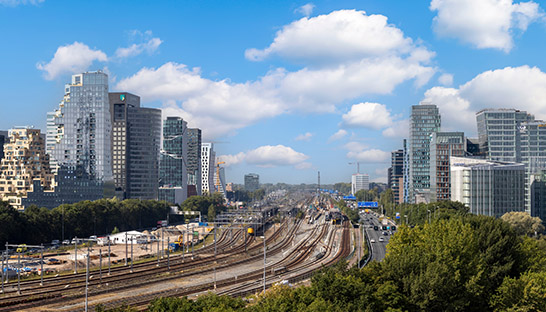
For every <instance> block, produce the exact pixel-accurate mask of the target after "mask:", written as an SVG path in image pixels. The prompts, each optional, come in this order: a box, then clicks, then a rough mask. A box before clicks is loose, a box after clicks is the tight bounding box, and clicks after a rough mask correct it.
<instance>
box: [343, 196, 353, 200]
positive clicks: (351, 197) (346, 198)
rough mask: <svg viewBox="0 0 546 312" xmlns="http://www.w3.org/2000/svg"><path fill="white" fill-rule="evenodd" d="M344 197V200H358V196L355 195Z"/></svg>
mask: <svg viewBox="0 0 546 312" xmlns="http://www.w3.org/2000/svg"><path fill="white" fill-rule="evenodd" d="M343 199H344V200H356V197H355V196H353V195H349V196H343Z"/></svg>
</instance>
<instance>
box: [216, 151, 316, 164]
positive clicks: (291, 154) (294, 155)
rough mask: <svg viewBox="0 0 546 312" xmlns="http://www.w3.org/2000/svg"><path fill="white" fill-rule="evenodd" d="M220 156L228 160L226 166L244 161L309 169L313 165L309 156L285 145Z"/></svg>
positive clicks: (223, 159)
mask: <svg viewBox="0 0 546 312" xmlns="http://www.w3.org/2000/svg"><path fill="white" fill-rule="evenodd" d="M219 158H220V160H221V161H225V162H226V166H232V165H236V164H239V163H242V162H243V161H244V162H246V163H247V164H251V165H256V166H258V167H278V166H294V167H295V168H296V169H309V168H311V167H312V165H311V164H310V163H308V162H306V160H307V159H309V156H307V155H305V154H303V153H300V152H296V151H295V150H293V149H292V148H290V147H287V146H284V145H276V146H272V145H265V146H260V147H258V148H256V149H253V150H250V151H247V152H245V153H243V152H240V153H238V154H236V155H222V156H219Z"/></svg>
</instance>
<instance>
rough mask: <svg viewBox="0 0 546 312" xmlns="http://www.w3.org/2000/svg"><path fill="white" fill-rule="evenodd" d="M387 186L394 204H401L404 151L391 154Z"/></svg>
mask: <svg viewBox="0 0 546 312" xmlns="http://www.w3.org/2000/svg"><path fill="white" fill-rule="evenodd" d="M389 169H390V170H389V178H388V181H389V185H388V187H389V188H390V189H391V190H392V193H393V197H394V202H395V203H397V204H400V203H402V197H403V192H404V190H403V188H404V150H403V149H399V150H396V151H393V152H391V167H390V168H389Z"/></svg>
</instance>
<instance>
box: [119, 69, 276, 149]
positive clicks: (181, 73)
mask: <svg viewBox="0 0 546 312" xmlns="http://www.w3.org/2000/svg"><path fill="white" fill-rule="evenodd" d="M116 88H117V89H119V90H127V91H129V92H134V93H136V94H139V95H140V96H141V97H142V98H143V99H144V100H145V101H155V100H159V101H163V103H164V108H163V114H164V115H165V116H180V117H182V118H184V119H185V120H187V121H188V122H189V125H190V126H191V127H199V128H201V129H203V134H204V136H206V137H207V138H216V137H218V136H223V135H230V134H233V133H234V131H235V130H237V129H240V128H243V127H246V126H248V125H250V124H252V123H254V122H256V121H258V120H260V119H262V118H268V117H274V116H277V115H279V114H280V113H282V112H283V105H282V104H281V102H280V101H278V99H276V97H275V95H274V94H272V92H273V91H271V90H270V89H268V88H266V87H264V86H263V85H262V82H261V81H257V82H247V83H231V82H229V81H227V80H221V81H213V80H209V79H206V78H203V77H201V73H200V70H199V68H193V69H189V68H188V67H186V66H185V65H183V64H177V63H166V64H164V65H163V66H161V67H159V68H143V69H141V70H140V71H139V72H137V73H136V74H134V75H133V76H131V77H128V78H125V79H122V80H121V81H120V82H119V83H118V84H117V85H116Z"/></svg>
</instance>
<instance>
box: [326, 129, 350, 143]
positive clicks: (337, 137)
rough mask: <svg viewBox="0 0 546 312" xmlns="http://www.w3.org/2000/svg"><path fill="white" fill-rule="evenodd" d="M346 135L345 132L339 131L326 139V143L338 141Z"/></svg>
mask: <svg viewBox="0 0 546 312" xmlns="http://www.w3.org/2000/svg"><path fill="white" fill-rule="evenodd" d="M346 135H347V131H346V130H344V129H339V130H338V131H337V132H336V133H334V134H332V136H331V137H330V138H329V139H328V142H332V141H337V140H340V139H342V138H343V137H344V136H346Z"/></svg>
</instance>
